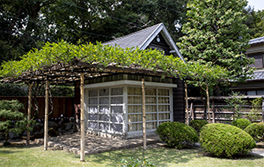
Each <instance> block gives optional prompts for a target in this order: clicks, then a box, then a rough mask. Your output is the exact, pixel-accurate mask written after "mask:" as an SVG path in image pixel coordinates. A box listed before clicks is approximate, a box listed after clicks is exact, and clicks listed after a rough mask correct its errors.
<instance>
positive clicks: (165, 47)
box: [75, 23, 185, 138]
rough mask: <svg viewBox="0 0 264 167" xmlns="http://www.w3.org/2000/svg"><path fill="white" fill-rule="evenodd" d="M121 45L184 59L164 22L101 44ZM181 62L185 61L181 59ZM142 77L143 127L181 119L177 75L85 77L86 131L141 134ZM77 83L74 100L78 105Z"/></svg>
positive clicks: (180, 89) (152, 127)
mask: <svg viewBox="0 0 264 167" xmlns="http://www.w3.org/2000/svg"><path fill="white" fill-rule="evenodd" d="M103 44H104V45H112V46H120V47H121V48H127V47H128V48H136V47H138V48H139V49H141V50H144V49H148V48H151V49H158V50H161V51H164V54H165V55H164V56H166V55H171V54H173V55H174V56H177V57H180V58H181V59H182V60H183V57H182V56H181V54H180V52H179V50H178V48H177V46H176V45H175V43H174V41H173V39H172V38H171V36H170V34H169V33H168V31H167V29H166V27H165V26H164V24H162V23H161V24H157V25H154V26H152V27H149V28H146V29H143V30H140V31H137V32H135V33H132V34H128V35H126V36H123V37H120V38H116V39H114V40H112V41H109V42H105V43H103ZM183 61H184V60H183ZM143 77H144V79H145V87H146V89H145V92H146V98H145V100H146V129H147V134H153V133H154V131H155V129H156V127H157V126H158V125H159V124H161V123H163V122H167V121H179V122H184V119H185V112H184V108H185V105H184V84H183V81H181V80H180V79H178V78H166V77H165V78H162V77H160V76H153V75H152V76H146V75H144V76H143V75H140V74H137V73H132V74H131V73H129V74H126V73H117V74H114V75H109V76H104V77H99V78H94V79H86V80H85V85H84V89H85V122H86V126H85V128H86V131H87V132H90V133H99V134H103V135H120V136H124V137H128V138H129V137H134V136H140V135H142V96H141V93H142V89H141V80H142V78H143ZM78 85H79V83H76V84H75V87H76V93H75V94H76V100H75V103H76V104H79V103H80V102H79V99H80V98H79V87H78Z"/></svg>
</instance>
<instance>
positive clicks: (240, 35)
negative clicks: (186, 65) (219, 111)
mask: <svg viewBox="0 0 264 167" xmlns="http://www.w3.org/2000/svg"><path fill="white" fill-rule="evenodd" d="M246 5H247V1H246V0H192V1H190V2H189V3H188V4H187V8H188V11H187V17H188V20H187V23H186V24H184V25H183V28H182V32H183V33H184V34H185V35H184V36H183V37H182V38H181V42H180V43H179V46H180V51H181V53H182V54H183V55H184V56H185V57H186V58H187V59H188V60H194V61H198V62H200V63H202V64H208V65H219V66H221V67H224V68H226V69H227V71H228V73H229V74H228V76H229V79H230V80H245V79H246V78H247V77H248V76H249V75H248V74H251V73H252V69H251V68H250V67H248V66H247V65H249V64H250V63H252V60H251V59H248V58H247V57H246V56H245V54H244V53H245V51H246V48H247V44H248V41H249V33H248V32H249V30H248V28H247V26H246V25H245V24H244V22H245V19H246V16H245V15H243V9H244V7H245V6H246Z"/></svg>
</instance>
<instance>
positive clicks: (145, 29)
mask: <svg viewBox="0 0 264 167" xmlns="http://www.w3.org/2000/svg"><path fill="white" fill-rule="evenodd" d="M160 24H163V23H159V24H155V25H153V26H150V27H147V28H143V29H141V30H138V31H135V32H132V33H130V34H127V35H124V36H121V37H118V38H115V39H112V40H110V41H106V42H103V44H107V43H111V42H112V41H118V40H120V39H123V38H127V37H129V36H132V35H134V34H136V33H139V32H143V31H147V30H149V29H150V28H153V27H155V26H158V25H160ZM155 30H156V29H155Z"/></svg>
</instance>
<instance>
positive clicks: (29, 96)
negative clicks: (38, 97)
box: [27, 83, 32, 145]
mask: <svg viewBox="0 0 264 167" xmlns="http://www.w3.org/2000/svg"><path fill="white" fill-rule="evenodd" d="M31 92H32V84H31V83H30V84H29V87H28V121H30V119H31V97H32V93H31ZM27 126H28V128H29V126H30V124H29V123H28V124H27ZM29 140H30V131H29V130H27V145H28V144H29Z"/></svg>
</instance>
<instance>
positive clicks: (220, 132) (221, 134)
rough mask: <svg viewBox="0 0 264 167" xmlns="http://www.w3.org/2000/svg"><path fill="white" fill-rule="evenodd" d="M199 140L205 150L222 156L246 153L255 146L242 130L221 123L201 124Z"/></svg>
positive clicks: (228, 156) (230, 156) (229, 156)
mask: <svg viewBox="0 0 264 167" xmlns="http://www.w3.org/2000/svg"><path fill="white" fill-rule="evenodd" d="M199 142H200V144H201V147H202V148H203V149H204V150H205V151H206V152H208V153H211V154H213V155H215V156H217V157H223V158H232V157H234V156H235V155H240V154H247V153H248V152H249V151H250V150H251V149H253V148H255V147H256V143H255V141H254V139H253V138H252V137H251V136H250V135H249V134H248V133H246V132H245V131H244V130H242V129H240V128H238V127H235V126H232V125H227V124H222V123H215V124H207V125H205V126H203V127H202V129H201V133H200V138H199Z"/></svg>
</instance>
